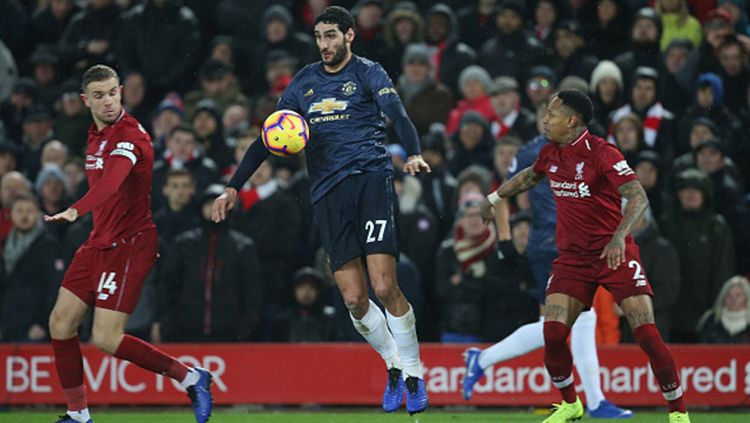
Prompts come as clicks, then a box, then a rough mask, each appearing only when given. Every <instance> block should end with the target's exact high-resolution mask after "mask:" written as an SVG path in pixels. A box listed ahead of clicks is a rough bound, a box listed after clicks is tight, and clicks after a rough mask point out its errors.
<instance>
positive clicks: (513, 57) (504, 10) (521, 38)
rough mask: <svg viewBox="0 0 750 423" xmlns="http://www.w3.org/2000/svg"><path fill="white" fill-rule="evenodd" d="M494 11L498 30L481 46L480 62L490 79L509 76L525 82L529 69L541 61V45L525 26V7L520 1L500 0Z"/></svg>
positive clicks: (542, 51)
mask: <svg viewBox="0 0 750 423" xmlns="http://www.w3.org/2000/svg"><path fill="white" fill-rule="evenodd" d="M497 10H498V12H497V19H496V21H495V22H496V25H497V32H496V35H495V37H493V38H491V39H489V40H487V41H486V42H485V43H484V44H483V45H482V48H481V50H480V52H479V64H481V65H482V66H483V67H484V68H485V69H487V71H488V72H489V73H490V75H491V76H492V77H493V78H496V77H498V76H510V77H513V78H516V79H519V80H521V81H525V80H526V78H528V72H529V70H530V69H531V68H533V67H534V66H537V65H541V64H544V61H543V56H544V48H543V46H542V43H541V42H540V41H539V40H538V39H537V38H536V37H534V36H533V35H531V34H529V33H527V32H526V30H525V29H524V24H523V23H524V16H525V13H526V8H525V7H524V4H523V2H522V1H520V0H503V1H502V2H501V3H500V5H499V6H498V9H497Z"/></svg>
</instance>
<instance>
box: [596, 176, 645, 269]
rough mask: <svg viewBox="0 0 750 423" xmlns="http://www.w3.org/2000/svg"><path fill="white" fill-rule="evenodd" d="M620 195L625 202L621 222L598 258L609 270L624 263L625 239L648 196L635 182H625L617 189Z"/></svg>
mask: <svg viewBox="0 0 750 423" xmlns="http://www.w3.org/2000/svg"><path fill="white" fill-rule="evenodd" d="M619 191H620V195H622V197H623V198H625V199H626V200H627V204H626V205H625V210H623V212H622V221H621V222H620V225H619V226H618V227H617V230H616V231H615V233H614V234H613V235H612V240H610V241H609V243H607V245H606V246H604V250H602V254H601V255H600V256H599V258H606V259H607V265H608V266H609V268H610V269H617V267H618V266H620V264H621V263H625V237H627V236H628V234H629V233H630V230H631V229H632V228H633V225H635V223H636V222H638V219H640V218H641V216H642V215H643V212H644V211H645V210H646V207H648V196H647V195H646V191H644V189H643V186H641V183H640V182H638V181H637V180H631V181H628V182H625V183H624V184H622V185H620V187H619Z"/></svg>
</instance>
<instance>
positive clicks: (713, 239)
mask: <svg viewBox="0 0 750 423" xmlns="http://www.w3.org/2000/svg"><path fill="white" fill-rule="evenodd" d="M675 196H676V199H675V207H673V209H672V210H670V211H668V212H667V213H666V214H665V215H664V216H663V218H662V223H661V227H662V228H663V234H664V237H665V238H667V239H668V240H669V241H670V242H671V243H672V245H674V247H675V248H676V249H677V255H678V256H679V259H680V268H681V269H680V275H681V278H680V279H681V286H680V293H679V295H678V300H677V302H678V304H680V307H679V308H675V309H673V310H672V331H671V332H670V339H671V341H672V342H696V341H697V333H696V330H695V328H696V324H697V323H698V319H699V318H700V316H701V314H702V311H701V310H707V309H708V308H710V307H711V305H712V303H713V301H714V299H715V298H716V297H717V295H718V293H719V290H720V288H721V285H722V284H723V282H724V281H725V280H727V279H728V278H729V277H730V276H731V275H733V274H735V272H736V269H735V263H734V258H735V254H734V247H733V244H732V229H731V228H730V227H729V226H728V225H727V223H726V220H724V218H723V217H721V216H720V215H718V214H716V212H714V211H713V208H714V196H713V184H712V183H711V179H710V177H709V176H708V174H706V173H705V172H703V171H701V170H696V169H688V170H686V171H683V172H681V173H680V174H679V175H678V176H677V186H676V193H675Z"/></svg>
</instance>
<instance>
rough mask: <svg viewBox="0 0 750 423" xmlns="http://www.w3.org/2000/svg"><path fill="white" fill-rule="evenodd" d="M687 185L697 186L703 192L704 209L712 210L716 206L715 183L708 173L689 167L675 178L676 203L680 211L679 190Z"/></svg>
mask: <svg viewBox="0 0 750 423" xmlns="http://www.w3.org/2000/svg"><path fill="white" fill-rule="evenodd" d="M687 187H692V188H697V189H699V190H701V191H702V192H703V198H704V200H703V209H702V211H711V210H713V208H714V184H713V181H711V177H710V176H709V175H708V173H706V172H704V171H702V170H699V169H687V170H684V171H682V172H680V173H679V174H678V175H677V178H676V180H675V194H674V196H675V204H676V206H677V209H679V210H680V211H683V210H682V207H681V205H680V199H679V197H678V192H679V191H680V190H681V189H683V188H687Z"/></svg>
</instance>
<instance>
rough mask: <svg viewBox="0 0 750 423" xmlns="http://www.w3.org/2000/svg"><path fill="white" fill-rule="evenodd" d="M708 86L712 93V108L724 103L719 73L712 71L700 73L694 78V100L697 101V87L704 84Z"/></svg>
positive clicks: (722, 85) (722, 86)
mask: <svg viewBox="0 0 750 423" xmlns="http://www.w3.org/2000/svg"><path fill="white" fill-rule="evenodd" d="M706 85H708V86H710V87H711V91H713V93H714V102H713V104H712V105H711V106H712V107H713V108H716V107H719V106H721V104H722V103H724V84H723V83H722V82H721V78H719V75H717V74H715V73H713V72H706V73H702V74H700V75H699V76H698V79H696V80H695V101H696V102H697V101H698V89H699V88H701V87H704V86H706Z"/></svg>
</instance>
